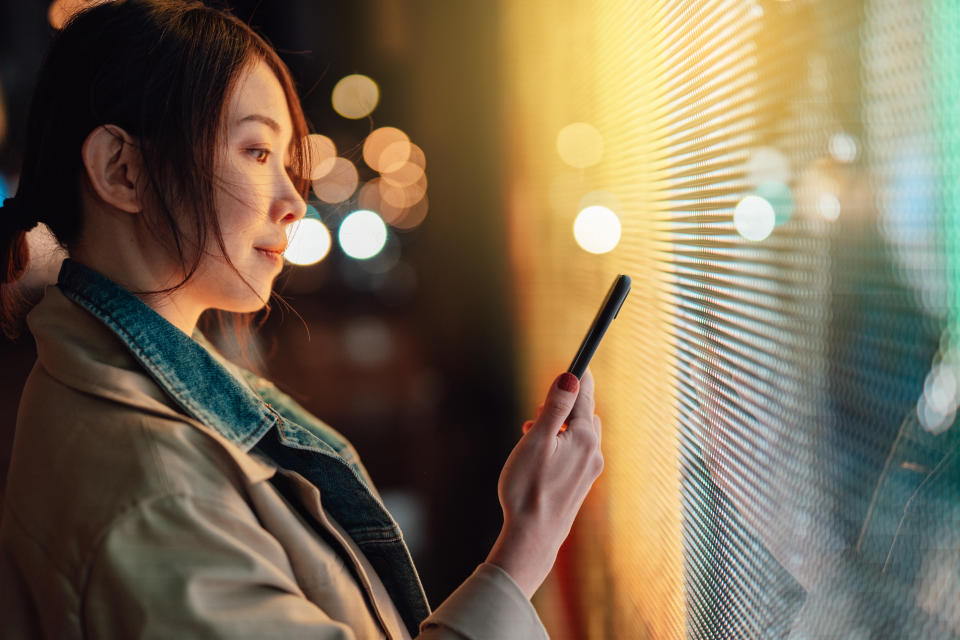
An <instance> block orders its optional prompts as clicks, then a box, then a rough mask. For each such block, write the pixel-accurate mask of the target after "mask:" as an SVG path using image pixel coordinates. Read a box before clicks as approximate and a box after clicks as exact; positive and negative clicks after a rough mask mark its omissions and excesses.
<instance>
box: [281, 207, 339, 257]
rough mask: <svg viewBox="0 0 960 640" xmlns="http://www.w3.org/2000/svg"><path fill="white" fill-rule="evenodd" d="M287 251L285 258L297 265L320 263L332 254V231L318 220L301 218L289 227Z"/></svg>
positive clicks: (284, 253) (284, 254)
mask: <svg viewBox="0 0 960 640" xmlns="http://www.w3.org/2000/svg"><path fill="white" fill-rule="evenodd" d="M287 241H288V244H287V250H286V251H284V252H283V257H284V258H286V259H287V261H288V262H291V263H293V264H296V265H300V266H305V265H308V264H315V263H317V262H320V261H321V260H323V259H324V258H325V257H327V254H328V253H329V252H330V245H331V243H332V241H331V238H330V231H329V230H328V229H327V227H326V225H325V224H323V222H321V221H320V220H317V219H316V218H301V219H300V220H297V221H296V222H294V223H293V224H291V225H290V226H289V227H287Z"/></svg>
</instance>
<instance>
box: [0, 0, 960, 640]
mask: <svg viewBox="0 0 960 640" xmlns="http://www.w3.org/2000/svg"><path fill="white" fill-rule="evenodd" d="M83 4H84V3H83V2H81V1H77V0H75V1H73V2H70V1H67V2H61V1H59V0H58V1H57V2H54V3H52V4H51V3H49V2H46V1H44V0H23V1H21V2H17V3H4V4H3V5H2V6H0V197H2V196H3V195H4V193H3V191H4V190H6V191H8V192H11V193H12V192H13V190H14V189H15V185H16V180H17V171H18V166H19V158H20V156H21V154H22V131H23V123H24V121H25V115H26V109H27V103H28V100H29V96H30V92H31V89H32V85H33V81H34V77H35V74H36V70H37V68H38V66H39V63H40V59H41V56H42V54H43V51H44V50H45V47H46V44H47V42H48V41H49V39H50V36H51V34H52V33H53V30H54V29H55V28H56V27H57V26H58V25H59V24H62V21H63V19H64V16H66V15H69V13H70V12H71V11H74V10H76V8H77V7H79V6H82V5H83ZM218 6H229V7H231V8H232V9H233V11H234V12H235V13H236V14H237V15H238V16H240V17H241V18H243V19H244V20H246V21H248V22H249V23H250V24H252V25H253V26H254V27H255V28H257V29H258V30H259V31H260V32H261V33H262V34H264V35H265V36H266V37H267V38H268V39H269V40H270V41H271V42H272V43H273V45H274V46H275V47H276V48H277V49H278V50H279V51H280V53H281V56H282V57H283V58H284V59H285V61H286V62H287V64H288V65H289V66H290V68H291V70H292V71H293V74H294V76H295V78H296V79H297V82H298V86H299V89H300V93H301V96H302V99H303V103H304V107H305V111H306V113H307V116H308V119H309V120H310V121H311V122H312V124H313V130H314V131H315V132H316V134H317V135H315V136H313V137H312V138H311V150H312V152H313V153H315V154H317V157H318V158H320V159H326V160H327V161H326V162H321V163H320V168H319V169H318V171H317V173H316V175H314V176H311V177H312V178H314V181H313V192H312V194H311V201H310V204H311V212H310V214H309V216H308V219H306V220H305V221H304V222H303V223H301V228H300V229H298V231H297V234H296V238H297V240H296V241H295V242H294V243H293V244H292V245H291V248H290V250H288V253H287V259H288V263H289V264H288V266H287V269H286V271H285V273H284V274H283V275H282V276H281V278H280V279H279V280H278V286H277V290H278V292H279V293H280V294H281V295H282V296H283V297H284V298H285V299H286V300H287V301H288V302H289V304H290V308H287V307H285V306H284V305H275V308H274V310H273V313H272V314H271V315H270V316H269V317H268V318H267V319H266V322H265V324H264V325H263V327H262V329H261V331H260V333H259V334H258V336H257V337H256V338H255V340H254V341H253V342H252V343H251V345H249V346H250V347H251V351H252V353H253V354H254V356H255V358H256V359H257V360H258V362H259V364H260V365H261V366H262V367H263V368H264V370H265V371H267V372H268V374H269V376H270V377H271V378H272V379H274V380H275V381H276V382H277V383H278V385H279V386H280V387H281V388H282V389H284V390H286V391H288V392H289V393H290V394H291V395H293V396H294V397H295V398H296V399H298V400H299V401H300V402H301V403H302V404H303V405H304V406H306V407H307V408H308V409H310V410H311V411H312V412H313V413H315V414H316V415H317V416H319V417H320V418H322V419H323V420H325V421H326V422H328V423H329V424H331V425H332V426H334V427H335V428H337V429H338V430H340V431H341V432H342V433H344V434H345V435H346V436H347V437H348V438H350V439H351V440H352V441H353V443H354V444H355V445H356V447H357V449H358V450H359V451H360V454H361V456H362V457H363V459H364V461H365V463H366V465H367V467H368V468H369V469H370V471H371V474H372V475H373V478H374V480H375V481H376V483H377V484H378V486H379V487H380V488H381V491H382V493H383V494H384V499H385V501H386V502H387V506H388V508H390V510H391V511H392V512H393V513H394V515H395V516H396V518H397V520H398V522H399V523H400V525H401V527H402V528H403V530H404V531H405V533H406V536H407V539H408V542H409V544H410V546H411V550H412V553H413V556H414V559H415V561H416V563H417V566H418V567H419V569H420V572H421V576H422V578H423V582H424V585H425V588H426V591H427V594H428V596H429V598H430V601H431V604H432V605H433V606H436V605H438V604H439V603H440V602H441V601H442V600H443V599H444V598H445V597H446V596H447V595H448V594H449V593H450V592H451V591H452V590H453V589H455V588H456V586H457V585H459V584H460V582H461V581H462V580H463V579H465V578H466V577H467V576H468V575H469V574H470V573H471V572H472V571H473V569H474V567H475V566H476V565H477V564H478V563H479V562H481V561H482V560H483V559H484V557H485V556H486V553H487V551H488V550H489V547H490V545H491V544H492V543H493V541H494V539H495V538H496V534H497V532H498V530H499V527H500V524H501V520H500V511H499V505H498V502H497V496H496V482H497V477H498V475H499V470H500V467H501V465H502V463H503V461H504V460H505V459H506V456H507V454H508V453H509V451H510V449H511V447H512V446H513V444H514V443H515V442H516V440H517V439H518V437H519V435H520V425H521V424H522V422H523V421H524V420H525V419H527V418H529V417H532V416H533V414H534V412H535V408H536V406H537V404H538V403H539V402H540V401H541V399H542V396H543V395H544V392H545V390H546V389H547V387H548V386H549V384H550V382H551V381H552V379H553V378H554V377H555V376H556V375H557V374H558V373H559V372H560V371H562V370H563V369H564V368H565V367H566V366H567V365H568V364H569V361H570V359H571V358H572V356H573V354H574V351H575V350H576V347H577V345H578V344H579V341H580V339H581V338H582V336H583V333H584V332H585V330H586V328H587V326H588V325H589V323H590V320H591V319H592V317H593V314H594V313H595V311H596V309H597V306H598V305H599V303H600V301H601V300H602V299H603V296H604V294H605V293H606V291H607V289H608V287H609V286H610V283H611V282H612V281H613V278H614V276H615V275H616V274H618V273H625V274H628V275H630V276H631V277H632V278H633V291H632V293H631V294H630V296H629V297H628V299H627V302H626V304H625V305H624V307H623V309H622V311H621V313H620V314H619V317H618V319H617V321H616V322H615V323H614V324H613V325H612V327H611V329H610V331H609V332H608V334H607V337H606V338H605V340H604V343H603V345H602V346H601V348H600V350H599V351H598V353H597V356H596V358H595V360H594V362H593V364H592V365H591V369H592V371H593V373H594V375H595V377H596V380H597V405H598V408H597V413H598V414H599V415H600V416H601V418H602V419H603V424H604V437H603V448H604V456H605V460H606V466H605V470H604V473H603V475H602V476H601V478H600V480H598V482H597V484H596V485H595V487H594V489H593V491H592V493H591V495H590V496H589V498H588V500H587V502H586V503H585V504H584V507H583V510H582V512H581V514H580V516H579V519H578V522H577V524H576V525H575V526H574V529H573V531H572V532H571V535H570V537H569V538H568V540H567V542H566V544H565V546H564V548H563V549H562V550H561V554H560V556H559V558H558V561H557V565H556V566H555V569H554V572H553V573H552V574H551V576H550V578H549V579H548V580H547V582H546V583H545V584H544V586H543V587H542V588H541V590H540V591H539V592H538V594H537V595H536V596H535V599H534V604H535V605H536V606H537V608H538V610H539V611H540V613H541V616H542V618H543V620H544V623H545V625H546V626H547V628H548V630H549V631H550V634H551V637H553V638H556V639H560V640H566V639H571V640H572V639H580V638H591V639H592V638H681V637H694V638H785V637H791V638H809V637H821V636H825V637H826V636H828V637H844V638H873V637H892V638H905V637H918V638H920V637H951V635H952V634H958V633H960V608H958V606H957V602H958V598H960V566H958V564H957V559H958V552H960V541H958V539H957V535H958V532H960V516H958V505H960V491H958V490H957V486H958V484H960V474H958V473H956V472H955V470H954V467H953V465H955V464H956V459H957V456H958V453H957V452H958V449H957V447H956V445H957V436H956V432H957V431H958V430H960V429H958V427H957V426H956V425H955V418H956V408H957V405H958V403H960V343H958V338H960V333H958V330H960V325H958V311H960V286H958V284H960V280H958V275H960V274H958V273H957V271H958V267H960V261H958V260H957V256H960V7H957V6H955V3H954V2H952V0H926V1H919V0H845V1H844V2H827V1H826V0H690V1H687V0H673V1H670V2H663V1H656V0H591V1H589V2H584V1H582V0H519V1H509V0H503V1H501V2H475V1H472V0H461V1H459V2H440V1H434V0H357V1H356V2H352V3H342V2H333V1H326V0H282V1H281V0H277V1H273V2H260V1H256V2H254V1H250V2H229V3H224V2H221V3H218ZM358 212H359V213H358ZM31 242H32V243H33V245H32V246H35V247H36V248H37V251H36V254H35V255H37V256H39V257H38V258H37V260H36V261H35V263H34V264H33V266H32V267H31V271H30V272H28V274H27V275H26V276H25V279H24V281H23V282H24V286H26V287H28V288H33V289H34V290H35V291H40V290H42V287H43V285H44V284H47V283H49V282H52V281H54V280H55V277H56V271H57V266H58V259H59V258H62V256H58V254H57V252H56V251H55V250H54V249H53V248H51V247H50V242H49V240H45V239H44V237H43V229H42V228H38V229H37V230H35V231H34V232H31ZM43 256H47V257H46V258H44V257H43ZM212 337H213V338H216V337H217V336H212ZM223 344H224V349H225V350H229V345H228V344H227V343H226V342H224V343H223ZM228 355H231V354H229V353H228ZM232 355H235V356H239V354H232ZM2 358H3V359H2V362H3V371H4V373H3V377H2V380H0V383H2V388H0V393H2V398H0V401H2V402H3V403H4V406H6V407H8V410H7V411H4V412H3V415H4V416H6V417H5V418H4V419H3V423H2V428H3V430H4V431H3V433H4V438H3V439H2V440H0V443H2V444H0V468H5V467H6V464H5V460H6V458H8V456H9V434H10V433H12V430H13V422H14V415H15V411H14V408H15V406H16V403H17V398H18V396H19V393H20V390H21V388H22V385H23V381H24V379H25V376H26V374H27V372H28V371H29V368H30V367H31V366H32V363H33V359H34V352H33V343H32V339H31V338H30V336H29V335H25V336H24V337H23V338H22V339H21V340H19V341H18V342H16V343H4V344H3V346H2ZM4 447H6V448H5V449H4ZM925 505H927V506H925ZM918 514H919V515H918ZM931 514H932V515H931ZM914 515H916V516H917V517H916V518H914ZM911 518H913V519H911ZM917 523H920V524H917ZM904 541H906V542H904Z"/></svg>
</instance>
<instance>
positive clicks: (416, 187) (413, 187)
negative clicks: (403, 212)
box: [380, 175, 427, 209]
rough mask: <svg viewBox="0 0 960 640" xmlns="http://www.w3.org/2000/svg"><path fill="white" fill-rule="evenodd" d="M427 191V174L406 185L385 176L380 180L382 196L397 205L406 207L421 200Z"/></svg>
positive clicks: (384, 199) (386, 200)
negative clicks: (396, 182) (391, 180)
mask: <svg viewBox="0 0 960 640" xmlns="http://www.w3.org/2000/svg"><path fill="white" fill-rule="evenodd" d="M426 193H427V176H425V175H422V176H420V178H419V179H418V180H417V181H416V182H414V183H412V184H408V185H405V186H401V185H398V184H394V183H393V182H390V181H389V180H387V179H386V177H384V179H383V180H381V182H380V197H381V198H382V199H383V201H384V202H388V203H390V204H392V205H393V206H395V207H399V208H401V209H406V208H407V207H412V206H413V205H415V204H417V203H418V202H420V200H422V199H423V196H424V195H425V194H426Z"/></svg>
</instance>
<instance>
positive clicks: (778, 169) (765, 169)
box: [746, 147, 790, 187]
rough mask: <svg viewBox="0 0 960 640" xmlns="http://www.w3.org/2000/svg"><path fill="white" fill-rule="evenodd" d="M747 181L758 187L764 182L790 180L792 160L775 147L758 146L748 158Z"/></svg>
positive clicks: (785, 181) (785, 182)
mask: <svg viewBox="0 0 960 640" xmlns="http://www.w3.org/2000/svg"><path fill="white" fill-rule="evenodd" d="M746 170H747V182H749V183H750V185H751V186H753V187H756V186H759V185H761V184H763V183H764V182H780V183H782V184H787V183H788V182H790V161H789V160H788V159H787V156H785V155H784V154H783V153H781V152H780V151H778V150H777V149H774V148H773V147H758V148H756V149H754V150H753V153H751V154H750V158H749V159H748V160H747V165H746Z"/></svg>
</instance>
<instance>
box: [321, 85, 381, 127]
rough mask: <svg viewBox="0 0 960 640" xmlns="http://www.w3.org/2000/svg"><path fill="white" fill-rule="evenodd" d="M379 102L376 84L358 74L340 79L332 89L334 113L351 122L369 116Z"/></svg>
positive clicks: (378, 90) (378, 91)
mask: <svg viewBox="0 0 960 640" xmlns="http://www.w3.org/2000/svg"><path fill="white" fill-rule="evenodd" d="M379 100H380V89H379V88H378V87H377V83H376V82H374V81H373V80H372V79H370V78H369V77H367V76H365V75H362V74H359V73H355V74H353V75H349V76H346V77H344V78H341V79H340V81H339V82H338V83H337V84H336V86H334V88H333V96H332V102H333V109H334V111H336V112H337V113H339V114H340V115H341V116H343V117H344V118H350V119H351V120H356V119H358V118H365V117H367V116H368V115H370V114H371V113H372V112H373V110H374V109H376V107H377V102H378V101H379Z"/></svg>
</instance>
